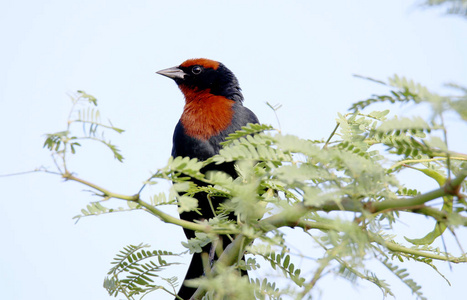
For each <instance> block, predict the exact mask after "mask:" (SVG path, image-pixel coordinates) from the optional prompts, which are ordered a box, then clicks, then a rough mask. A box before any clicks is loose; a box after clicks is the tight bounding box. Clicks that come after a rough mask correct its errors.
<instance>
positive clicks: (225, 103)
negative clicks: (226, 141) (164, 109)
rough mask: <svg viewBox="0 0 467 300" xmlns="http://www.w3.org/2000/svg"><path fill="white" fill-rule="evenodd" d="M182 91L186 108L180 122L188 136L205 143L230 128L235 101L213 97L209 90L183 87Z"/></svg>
mask: <svg viewBox="0 0 467 300" xmlns="http://www.w3.org/2000/svg"><path fill="white" fill-rule="evenodd" d="M180 89H181V90H182V92H183V94H184V95H185V107H184V109H183V114H182V117H181V118H180V121H181V123H182V125H183V127H184V129H185V133H186V134H187V135H189V136H191V137H193V138H197V139H199V140H204V141H205V140H208V139H210V138H211V137H213V136H216V135H218V134H219V133H221V132H222V131H223V130H225V129H227V127H229V125H230V124H231V122H232V118H233V114H234V110H233V104H234V103H235V101H233V100H230V99H227V98H226V97H223V96H218V95H213V94H211V93H210V91H209V90H196V89H191V88H187V87H182V86H181V87H180Z"/></svg>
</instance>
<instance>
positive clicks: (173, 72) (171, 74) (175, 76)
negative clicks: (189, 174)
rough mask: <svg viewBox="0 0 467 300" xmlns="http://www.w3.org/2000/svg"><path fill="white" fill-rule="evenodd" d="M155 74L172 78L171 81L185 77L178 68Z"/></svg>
mask: <svg viewBox="0 0 467 300" xmlns="http://www.w3.org/2000/svg"><path fill="white" fill-rule="evenodd" d="M156 73H157V74H160V75H163V76H166V77H169V78H172V79H183V78H184V77H185V75H187V74H186V73H185V72H183V70H181V69H179V68H178V67H173V68H168V69H164V70H160V71H157V72H156Z"/></svg>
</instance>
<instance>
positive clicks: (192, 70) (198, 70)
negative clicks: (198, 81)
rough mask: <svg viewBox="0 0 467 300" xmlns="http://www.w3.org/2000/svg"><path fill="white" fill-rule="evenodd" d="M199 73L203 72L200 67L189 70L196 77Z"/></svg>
mask: <svg viewBox="0 0 467 300" xmlns="http://www.w3.org/2000/svg"><path fill="white" fill-rule="evenodd" d="M201 72H203V67H201V66H194V67H193V69H191V73H193V74H195V75H198V74H199V73H201Z"/></svg>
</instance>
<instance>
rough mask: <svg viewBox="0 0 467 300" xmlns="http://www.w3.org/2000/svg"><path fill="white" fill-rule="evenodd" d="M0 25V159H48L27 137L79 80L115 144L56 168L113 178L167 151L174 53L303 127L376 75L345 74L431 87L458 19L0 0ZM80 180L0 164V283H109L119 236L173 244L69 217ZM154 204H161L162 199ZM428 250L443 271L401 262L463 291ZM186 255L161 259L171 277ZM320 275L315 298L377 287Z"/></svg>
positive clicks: (343, 5)
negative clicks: (213, 69) (228, 73)
mask: <svg viewBox="0 0 467 300" xmlns="http://www.w3.org/2000/svg"><path fill="white" fill-rule="evenodd" d="M0 38H1V39H0V41H1V44H2V46H1V47H0V107H1V108H0V127H1V128H2V130H1V143H2V146H1V148H0V174H6V173H14V172H22V171H27V170H32V169H34V168H35V167H38V166H41V165H44V166H48V167H51V168H52V167H53V163H52V161H51V159H50V157H49V152H48V151H47V150H45V149H42V144H43V142H44V134H45V133H51V132H57V131H61V130H64V129H65V125H66V124H65V121H66V118H67V114H68V110H69V108H70V104H71V103H70V101H69V100H68V96H67V93H73V92H74V91H76V90H78V89H79V90H84V91H86V92H88V93H90V94H92V95H94V96H96V97H97V99H98V101H99V109H100V110H101V113H102V115H103V119H104V120H105V119H106V118H110V119H111V120H112V122H113V123H114V125H115V126H117V127H120V128H123V129H125V130H126V132H125V133H124V134H122V135H119V136H117V135H115V136H110V135H109V136H107V137H109V138H110V139H111V140H112V142H114V143H116V144H117V145H119V146H120V148H121V149H122V151H123V155H124V156H125V158H126V159H125V163H124V164H120V163H118V162H117V161H116V160H114V159H113V158H112V154H111V153H110V152H109V151H108V150H107V149H103V147H101V146H100V145H96V146H95V145H85V146H84V147H82V149H78V151H79V153H78V155H76V156H75V157H73V159H72V160H71V162H70V169H71V170H72V171H74V172H76V174H77V175H79V176H80V177H82V178H85V179H87V180H89V181H92V182H95V183H97V184H99V185H102V186H104V187H106V188H107V189H109V190H112V191H115V192H119V193H126V194H134V193H136V192H137V191H138V190H139V188H140V186H141V183H142V181H143V180H145V179H146V178H147V177H148V176H149V175H150V173H151V172H152V171H155V170H156V169H157V168H159V167H163V166H164V165H165V163H166V162H167V159H168V157H169V155H170V150H171V146H172V141H171V139H172V133H173V128H174V126H175V124H176V123H177V121H178V119H179V117H180V114H181V111H182V107H183V97H182V94H181V93H180V91H179V90H178V89H177V87H176V85H175V84H174V83H173V82H172V81H171V80H169V79H167V78H164V77H162V76H159V75H156V74H155V73H154V72H155V71H157V70H160V69H163V68H167V67H172V66H175V65H178V64H180V63H181V62H182V61H184V60H185V59H187V58H194V57H207V58H212V59H215V60H219V61H221V62H223V63H224V64H225V65H226V66H227V67H229V68H230V69H231V70H232V71H233V72H234V73H235V74H236V75H237V77H238V78H239V80H240V84H241V86H242V88H243V91H244V96H245V98H246V100H245V105H246V106H248V107H249V108H250V109H252V110H253V111H254V112H255V113H256V114H257V115H258V117H259V119H260V120H261V121H262V122H263V123H269V124H273V125H277V122H276V120H275V116H274V114H273V112H272V111H271V110H270V109H269V108H268V107H267V106H266V105H265V102H266V101H269V102H271V103H273V104H277V103H280V104H282V105H283V108H281V109H280V110H279V112H278V114H279V118H280V122H281V125H282V130H283V131H284V132H286V133H292V134H296V135H298V136H300V137H304V138H310V139H320V138H323V137H327V136H328V135H329V134H330V132H331V131H332V129H333V128H334V126H335V121H334V120H335V117H336V114H337V112H343V113H344V112H346V110H347V108H348V107H349V106H350V105H351V103H352V102H354V101H356V100H360V99H363V98H365V97H368V96H370V95H371V94H372V93H377V92H379V91H382V89H381V87H380V86H378V85H376V84H373V83H370V82H367V81H363V80H361V79H356V78H353V77H352V74H362V75H365V76H371V77H374V78H378V79H386V78H387V77H388V76H391V75H392V74H394V73H397V74H399V75H403V76H406V77H409V78H413V79H414V80H416V81H418V82H421V83H423V84H425V85H427V86H428V87H430V88H434V89H435V90H440V88H441V87H442V84H444V83H446V82H452V81H453V82H457V83H460V84H464V85H465V84H466V79H467V55H466V54H467V20H466V19H462V18H459V17H454V16H443V15H442V13H441V10H439V9H434V10H422V9H418V8H417V6H416V1H402V0H391V1H387V0H386V1H367V0H360V1H352V2H350V1H287V2H286V1H181V0H178V1H131V2H130V1H101V0H93V1H63V0H56V1H52V0H42V1H19V0H16V1H12V0H3V1H2V2H1V3H0ZM393 108H394V109H398V108H399V107H393ZM404 110H408V112H410V114H416V113H417V111H416V110H414V109H413V107H412V108H410V107H407V108H404ZM422 113H423V112H422ZM452 124H453V126H452V127H451V128H449V129H452V130H453V132H454V133H456V132H457V139H454V138H452V140H450V143H451V144H450V146H451V147H452V148H453V150H457V151H460V152H465V149H466V146H467V142H466V139H465V135H464V137H462V132H466V131H465V127H463V128H461V129H456V128H453V127H455V126H457V125H455V123H453V122H452ZM414 175H415V174H412V173H410V174H408V175H407V178H409V177H413V176H414ZM432 187H434V185H433V186H432ZM420 188H421V189H423V186H422V187H420ZM83 189H84V187H83V186H80V185H78V184H76V183H68V182H63V180H61V179H60V178H59V177H56V176H55V177H54V176H53V175H46V174H30V175H25V176H15V177H3V178H0V190H1V191H2V199H1V200H0V233H1V237H2V238H1V244H2V246H1V247H0V291H1V296H0V297H1V298H2V299H48V300H53V299H110V298H109V296H107V293H106V291H105V290H104V289H103V288H102V281H103V278H104V276H105V275H106V272H107V271H108V269H109V268H110V261H111V259H112V258H113V257H114V255H115V253H116V252H118V251H119V250H120V249H121V248H122V247H123V246H125V245H127V244H139V243H140V242H144V243H148V244H151V245H152V247H153V248H154V249H166V250H171V251H174V252H177V251H182V250H183V247H182V246H181V244H180V241H182V240H184V235H183V233H182V230H181V229H179V228H177V227H175V226H171V225H166V224H163V223H162V222H160V221H158V220H157V219H155V218H154V217H152V216H150V215H149V214H146V213H144V212H132V213H116V214H109V215H104V216H99V217H90V218H84V219H82V220H81V221H80V222H79V223H78V224H76V225H75V224H74V220H72V217H73V216H75V215H77V214H78V213H79V212H80V209H81V208H83V207H85V206H86V204H88V203H89V202H90V201H93V200H97V198H95V197H91V196H90V193H88V192H86V191H83ZM153 192H154V190H148V191H147V193H146V196H148V195H150V194H151V193H153ZM117 204H118V205H122V206H123V205H125V203H123V202H122V203H117ZM167 211H169V212H170V213H172V214H174V215H176V209H175V208H174V207H172V208H168V209H167ZM421 221H423V220H421ZM421 221H420V222H421ZM420 222H418V221H417V222H416V223H415V224H416V225H414V224H413V223H412V224H411V223H410V220H409V221H407V226H406V227H403V228H402V230H404V231H405V232H407V236H409V237H412V238H414V237H421V236H422V235H424V233H426V232H427V231H429V230H431V229H432V226H433V223H432V222H422V223H420ZM411 226H412V227H411ZM418 226H422V228H417V227H418ZM464 233H465V231H464ZM447 240H448V242H450V243H451V244H450V250H451V249H452V251H454V252H455V251H456V250H457V249H458V248H457V247H456V246H455V244H454V243H453V242H452V239H449V237H448V238H447ZM461 242H462V241H461ZM293 243H294V247H295V246H296V247H299V246H300V245H299V241H293ZM438 245H440V246H441V247H442V244H440V243H439V244H438ZM463 246H464V247H467V245H466V244H465V241H464V243H463ZM187 261H188V257H187ZM438 265H439V268H440V270H441V271H443V272H444V274H445V275H446V276H447V277H448V278H449V279H450V280H451V283H452V285H453V286H452V287H449V286H448V285H447V284H446V283H445V282H444V281H443V279H442V278H441V277H439V276H438V275H437V274H436V273H435V272H434V271H431V270H430V269H429V268H427V267H424V266H422V267H417V268H415V269H413V271H412V272H411V275H412V276H411V277H412V278H413V279H414V280H415V281H416V282H418V283H419V284H420V285H422V286H423V291H424V293H425V295H426V296H427V297H428V298H429V299H461V298H463V297H465V278H466V277H467V267H466V266H464V265H460V266H458V265H453V266H452V269H453V271H452V272H451V271H450V270H449V266H448V265H447V264H445V263H440V264H438ZM186 267H187V266H186V265H183V266H180V268H178V269H177V271H176V272H177V273H174V274H173V275H178V276H180V277H182V278H183V276H184V270H185V268H186ZM302 274H303V273H302ZM305 274H306V273H305ZM308 274H309V273H308ZM389 278H390V279H391V278H393V277H391V276H389ZM390 282H391V283H393V284H394V291H395V292H396V295H397V296H398V298H397V299H413V298H414V297H413V296H412V295H411V293H410V291H409V290H408V289H407V288H406V287H405V286H403V284H402V283H400V282H398V281H397V280H392V281H390ZM319 287H320V288H321V292H322V294H321V297H318V298H319V299H382V296H381V293H380V292H379V290H378V289H377V288H376V287H374V286H371V285H369V284H361V286H360V287H359V288H354V287H353V286H352V284H351V283H349V282H347V281H344V280H337V281H336V280H335V278H334V277H333V275H329V276H328V277H326V278H325V279H323V280H322V281H320V286H319ZM316 295H318V293H317V294H316ZM151 297H152V298H151ZM151 297H147V299H172V297H170V296H167V295H164V294H162V293H156V294H154V295H152V296H151ZM112 299H114V298H112Z"/></svg>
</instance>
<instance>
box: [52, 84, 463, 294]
mask: <svg viewBox="0 0 467 300" xmlns="http://www.w3.org/2000/svg"><path fill="white" fill-rule="evenodd" d="M366 79H368V78H366ZM370 80H372V81H374V82H377V83H378V84H384V85H385V86H386V87H387V88H388V90H389V91H388V92H387V93H383V94H382V95H374V96H372V97H370V98H369V99H364V100H362V101H359V102H357V103H355V104H354V105H352V106H351V109H350V110H351V112H350V113H347V114H339V115H338V117H337V119H336V123H337V125H336V128H335V130H334V131H333V132H332V133H331V134H330V136H329V137H328V138H327V139H318V140H316V139H315V140H309V139H303V138H300V137H297V136H294V135H290V134H282V133H281V132H280V131H278V130H274V129H273V128H272V127H271V126H268V125H258V124H249V125H247V126H245V127H243V128H242V130H240V131H238V132H236V133H234V134H232V135H230V136H229V138H228V139H227V141H226V142H225V143H223V149H222V150H221V151H220V153H219V155H216V156H214V157H212V158H210V159H208V160H207V161H198V160H196V159H189V158H187V157H176V158H170V159H169V161H168V163H167V166H165V167H163V168H161V169H159V170H157V171H156V172H154V174H153V175H152V176H151V177H150V178H149V179H148V180H146V181H145V185H144V186H146V185H151V184H155V183H157V182H159V181H161V180H169V181H171V182H173V186H172V187H171V189H170V190H169V191H168V192H167V193H158V194H155V195H153V196H149V197H148V199H147V200H145V199H142V197H141V195H140V192H141V190H142V189H143V188H141V189H140V190H139V192H138V193H136V194H134V195H131V196H127V195H120V194H116V193H112V192H111V191H108V190H106V189H104V188H101V187H99V186H97V185H94V184H92V183H89V182H87V181H85V180H82V179H79V178H76V177H74V176H73V175H72V173H70V172H69V171H68V170H67V168H66V161H67V159H69V156H68V153H72V154H73V153H75V152H76V149H75V148H76V147H77V146H81V145H80V143H78V141H81V140H83V139H91V140H96V141H98V142H101V143H104V144H106V145H107V146H108V147H109V148H110V149H111V150H112V152H113V154H114V156H115V157H116V158H117V159H118V157H117V156H118V155H119V152H118V150H117V148H116V147H114V146H112V147H111V146H109V145H111V144H110V142H107V140H104V139H103V136H102V133H101V132H100V131H101V130H107V131H108V130H110V131H115V132H118V133H120V132H122V130H121V129H118V128H115V127H113V126H112V125H111V124H110V125H105V124H102V123H101V122H100V121H99V118H100V117H99V113H98V110H97V109H96V108H95V107H93V106H92V105H95V104H96V101H95V99H94V98H93V97H92V96H89V95H87V94H85V93H80V94H79V96H78V98H76V99H74V100H73V110H72V113H71V115H72V116H75V117H70V120H71V121H69V124H68V126H67V128H66V130H65V131H61V132H57V133H55V134H50V135H48V136H47V138H46V142H45V147H47V148H48V149H49V150H51V152H52V154H53V155H54V158H55V159H56V158H57V157H58V158H61V161H62V163H61V164H57V168H58V170H59V172H60V174H62V176H63V177H64V178H65V179H68V180H75V181H78V182H80V183H82V184H85V185H87V186H88V187H91V188H92V189H93V190H95V191H96V192H95V194H96V195H97V196H99V197H101V198H102V200H108V201H112V199H120V200H124V201H126V202H127V205H128V208H122V207H118V208H107V207H104V206H103V204H102V201H99V202H93V203H91V204H89V205H88V206H87V207H86V208H85V209H83V210H82V211H81V213H82V214H81V215H80V216H76V217H75V218H77V219H79V218H80V217H82V216H90V215H100V214H107V213H113V212H118V211H127V210H134V209H140V210H144V211H147V212H149V213H151V214H152V215H154V216H156V217H158V218H159V219H160V220H162V221H164V222H169V223H173V224H176V225H179V226H184V227H186V228H190V229H193V230H196V236H195V238H193V239H191V240H189V241H188V242H187V243H184V246H185V247H186V248H187V249H189V250H190V251H191V252H199V251H201V248H202V247H204V246H206V245H207V244H209V243H211V242H212V241H215V240H216V239H217V236H218V234H229V235H230V237H231V238H232V239H233V241H234V242H233V243H232V244H231V246H232V245H234V244H242V246H241V247H239V248H238V249H237V250H235V251H234V250H230V251H225V252H224V253H222V254H221V253H218V254H219V255H220V258H219V263H216V264H214V266H213V268H212V273H211V274H214V275H212V276H206V277H203V278H199V279H196V280H192V281H190V282H189V283H188V284H191V285H194V286H199V298H198V299H201V298H203V299H253V298H254V297H256V298H257V299H280V298H281V297H284V296H287V297H291V298H294V299H304V298H307V297H311V296H312V295H313V293H314V291H315V290H316V287H317V286H318V284H319V279H320V278H322V277H324V276H326V275H327V274H335V275H337V276H340V277H342V278H344V279H347V280H350V281H352V282H357V281H359V280H364V281H367V282H371V283H373V284H375V285H376V286H378V287H379V288H380V289H381V291H382V293H383V295H385V296H386V295H395V296H396V297H397V293H395V292H394V291H393V290H392V287H391V286H390V285H389V284H388V283H387V281H386V280H385V279H384V278H383V275H381V274H379V272H377V271H375V270H372V269H371V268H370V267H368V265H369V263H370V262H374V261H378V262H380V263H381V264H383V265H384V266H385V267H386V268H388V269H389V270H390V271H391V272H392V273H393V274H394V275H395V276H396V277H397V278H399V279H400V281H401V282H402V284H404V285H406V286H408V287H409V288H410V289H411V290H412V292H413V293H414V295H416V297H417V298H419V299H425V298H424V296H423V294H422V292H421V287H420V286H419V285H417V284H416V283H415V281H414V280H413V279H410V278H409V276H408V271H407V270H406V269H405V268H399V267H398V266H397V265H396V264H395V263H394V261H396V262H401V263H404V262H405V261H407V260H412V261H414V262H417V263H421V264H426V265H428V266H430V267H431V268H433V270H434V271H435V272H438V270H437V268H436V266H435V261H450V262H453V263H461V262H462V263H465V262H467V258H466V257H465V255H461V256H457V257H456V256H454V255H452V254H450V253H449V252H448V251H447V250H451V249H445V250H440V249H439V248H437V247H433V246H430V244H432V243H433V242H434V241H436V240H439V239H440V238H442V236H443V235H444V234H445V232H446V229H450V231H452V232H456V229H457V228H458V227H461V226H462V227H465V226H467V217H466V216H465V211H466V210H467V203H466V201H465V199H464V196H463V193H465V191H466V188H467V184H466V181H465V178H466V177H467V154H463V153H458V152H454V151H452V150H451V149H450V148H449V147H448V145H447V142H446V136H447V129H446V126H445V124H444V117H443V116H444V115H445V114H446V113H452V112H454V113H456V114H457V115H458V116H459V121H465V120H466V111H467V109H466V107H465V104H466V103H467V100H466V99H467V89H465V88H462V87H460V86H456V85H451V87H453V88H454V89H455V90H456V91H457V92H458V93H460V94H458V95H455V96H441V95H438V94H436V93H433V92H431V91H429V90H428V89H427V88H425V87H424V86H422V85H421V84H418V83H415V82H414V81H412V80H408V79H406V78H403V77H399V76H393V77H391V78H389V80H387V82H383V81H379V80H374V79H370ZM81 102H85V103H84V104H86V105H88V106H86V105H85V107H84V108H83V109H81V110H77V109H76V107H75V106H76V105H78V103H81ZM379 102H387V103H388V104H389V103H411V104H413V105H424V106H429V107H430V109H431V111H432V114H430V115H429V116H428V117H426V116H413V117H403V118H401V117H389V110H388V109H385V110H382V111H369V108H370V107H371V106H372V105H373V104H374V103H379ZM89 105H91V106H89ZM273 108H274V107H273ZM74 123H82V124H83V125H84V136H78V135H76V134H74V132H75V130H76V128H71V126H70V125H71V124H74ZM98 136H101V137H102V138H98ZM225 162H236V170H237V173H238V177H237V178H231V177H230V176H228V175H227V174H225V173H222V172H208V173H207V174H203V173H201V170H202V168H203V167H205V166H206V165H207V164H221V163H225ZM403 172H418V173H419V174H421V175H422V176H425V178H426V185H425V186H426V187H427V190H432V191H433V192H431V193H430V192H425V191H420V190H418V189H417V188H415V187H413V186H410V185H408V184H407V183H401V182H399V174H401V173H403ZM200 182H202V183H203V185H199V183H200ZM144 186H143V187H144ZM198 193H206V194H207V196H208V197H207V198H208V201H210V202H211V204H212V207H215V206H217V205H214V204H213V201H218V200H216V198H218V197H222V198H227V199H228V200H226V201H225V202H224V203H222V204H220V205H219V206H218V209H217V211H215V214H216V217H215V218H212V219H209V220H205V221H203V222H199V223H196V224H194V223H190V222H182V221H180V220H178V219H176V218H173V217H171V216H169V215H167V214H165V213H163V212H162V211H160V210H159V209H158V206H160V205H169V204H178V208H179V212H183V211H197V209H198V202H197V199H196V194H198ZM438 198H439V199H442V201H443V202H442V206H441V205H439V204H440V202H438V203H435V202H433V201H432V200H435V199H438ZM107 203H109V207H110V206H112V205H110V203H111V202H107ZM437 204H438V205H437ZM329 212H332V214H325V213H329ZM400 212H406V213H411V214H412V215H414V216H415V217H414V221H413V222H417V221H416V216H418V215H420V216H423V217H429V218H430V219H431V220H432V221H433V223H434V228H433V227H431V228H430V229H427V230H426V233H425V236H424V237H421V238H416V239H409V238H406V239H405V240H404V239H403V238H405V236H404V235H405V232H397V231H396V230H395V229H394V228H395V226H394V224H397V223H398V222H400V216H399V213H400ZM231 213H234V214H235V215H236V216H237V220H238V222H234V221H232V220H229V218H227V217H226V216H227V215H229V214H231ZM283 228H287V229H288V230H294V231H295V233H296V234H300V235H301V237H302V238H303V241H306V242H308V243H310V244H312V245H314V248H313V251H312V253H313V254H312V255H311V254H297V253H292V252H291V251H290V250H289V248H290V247H289V246H288V242H287V235H286V234H285V233H284V232H283V231H282V229H283ZM395 240H403V241H404V243H407V242H409V243H407V244H401V243H396V242H395ZM253 241H257V242H260V245H262V246H258V245H257V244H255V245H254V246H251V243H252V242H253ZM146 247H147V245H138V246H128V247H126V248H125V249H124V250H123V251H121V253H120V254H118V255H117V256H116V258H115V259H114V261H113V264H114V265H115V266H114V267H113V268H112V269H111V270H110V272H109V274H108V275H109V276H108V277H107V278H106V279H105V282H104V286H105V288H106V289H107V290H108V291H109V293H110V294H111V295H114V296H117V295H119V296H120V295H123V296H124V297H126V298H127V299H134V298H135V297H142V296H143V295H145V294H147V293H150V292H154V291H166V292H169V293H172V294H174V293H175V287H176V279H175V278H164V277H162V275H161V274H162V273H161V271H162V270H163V269H165V268H168V267H169V266H171V265H173V264H175V263H174V262H170V263H169V262H167V261H166V260H165V259H166V257H174V256H176V255H175V254H173V253H170V252H163V251H147V250H145V249H144V248H146ZM244 253H248V254H250V255H251V256H252V257H249V258H248V260H247V262H244V261H241V260H240V259H239V258H241V257H242V256H243V254H244ZM297 257H299V258H303V257H307V258H310V259H313V261H314V262H315V263H314V268H313V270H303V269H302V267H301V266H300V263H299V261H301V260H297ZM260 259H261V261H262V262H261V263H260V262H259V261H260ZM267 265H270V266H271V267H272V269H273V270H272V271H271V272H276V273H277V274H279V275H277V274H276V275H275V276H278V277H280V278H281V279H280V281H279V280H278V281H277V282H276V283H274V282H271V281H270V280H269V279H263V278H258V279H251V281H249V280H247V279H246V278H243V277H241V276H239V272H238V270H237V269H247V270H256V269H262V271H264V272H267V271H266V266H267ZM438 273H439V272H438ZM441 276H443V275H441ZM443 278H444V276H443ZM253 295H255V296H253Z"/></svg>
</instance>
